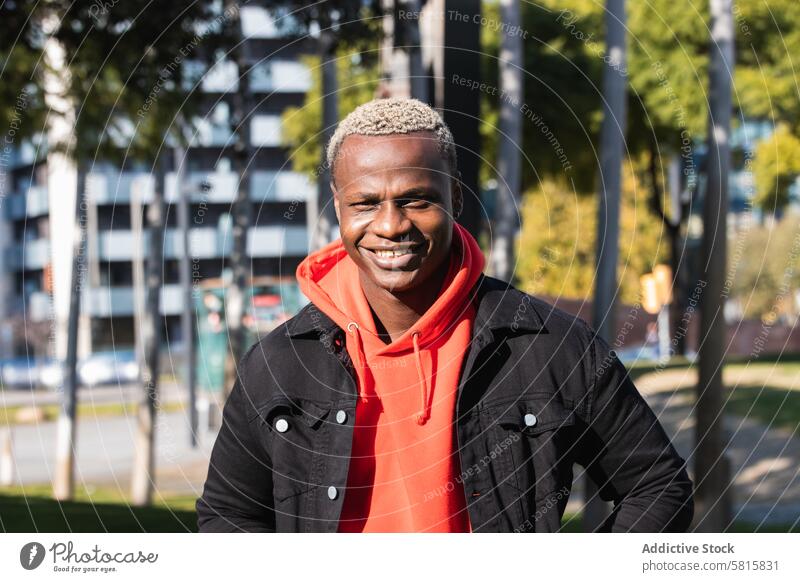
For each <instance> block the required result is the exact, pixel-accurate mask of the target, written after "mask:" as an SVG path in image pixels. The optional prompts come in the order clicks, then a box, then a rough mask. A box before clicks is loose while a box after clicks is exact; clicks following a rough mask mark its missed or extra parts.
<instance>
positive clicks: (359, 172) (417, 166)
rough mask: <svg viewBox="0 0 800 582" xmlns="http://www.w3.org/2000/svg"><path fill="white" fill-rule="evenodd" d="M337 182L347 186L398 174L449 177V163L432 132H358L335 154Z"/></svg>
mask: <svg viewBox="0 0 800 582" xmlns="http://www.w3.org/2000/svg"><path fill="white" fill-rule="evenodd" d="M335 169H336V177H337V179H336V182H337V184H338V185H339V186H340V187H341V186H345V185H346V184H347V183H348V182H352V181H353V180H356V179H358V178H366V177H367V176H374V177H376V178H377V177H379V176H382V177H384V178H385V177H387V176H392V175H399V174H415V175H429V176H430V177H435V176H441V177H443V178H445V177H448V173H447V162H446V160H445V159H444V158H443V157H442V154H441V152H440V150H439V142H438V138H437V137H436V134H435V133H434V132H432V131H415V132H412V133H407V134H392V135H369V136H367V135H358V134H352V135H348V136H347V137H345V138H344V140H342V144H341V145H340V146H339V152H338V155H337V157H336V164H335Z"/></svg>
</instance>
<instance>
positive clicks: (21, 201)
mask: <svg viewBox="0 0 800 582" xmlns="http://www.w3.org/2000/svg"><path fill="white" fill-rule="evenodd" d="M49 207H50V204H49V202H48V200H47V187H46V186H30V187H29V188H27V189H26V190H25V191H24V192H21V193H19V194H14V195H13V196H9V197H8V211H7V212H8V214H7V216H8V218H9V219H10V220H21V219H23V218H26V217H27V218H35V217H37V216H42V215H45V214H47V212H48V209H49Z"/></svg>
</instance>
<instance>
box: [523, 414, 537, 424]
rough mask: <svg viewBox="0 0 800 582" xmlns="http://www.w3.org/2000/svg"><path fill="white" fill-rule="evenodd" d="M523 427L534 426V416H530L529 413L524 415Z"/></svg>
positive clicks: (535, 420) (535, 419)
mask: <svg viewBox="0 0 800 582" xmlns="http://www.w3.org/2000/svg"><path fill="white" fill-rule="evenodd" d="M524 420H525V426H535V425H536V422H537V420H538V419H537V418H536V415H535V414H531V413H530V412H529V413H528V414H526V415H525V419H524Z"/></svg>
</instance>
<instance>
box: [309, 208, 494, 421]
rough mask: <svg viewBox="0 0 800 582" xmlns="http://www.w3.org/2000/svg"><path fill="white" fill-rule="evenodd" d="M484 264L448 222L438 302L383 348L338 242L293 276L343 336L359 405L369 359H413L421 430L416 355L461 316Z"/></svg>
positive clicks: (423, 387) (424, 412)
mask: <svg viewBox="0 0 800 582" xmlns="http://www.w3.org/2000/svg"><path fill="white" fill-rule="evenodd" d="M484 263H485V259H484V256H483V253H482V251H481V249H480V247H479V246H478V243H477V241H475V239H474V238H473V237H472V235H471V234H469V232H468V231H467V230H466V229H465V228H464V227H462V226H461V225H460V224H458V223H457V222H454V223H453V237H452V246H451V252H450V262H449V265H448V272H447V276H446V277H445V280H444V282H443V284H442V289H441V291H440V293H439V296H438V298H437V299H436V301H435V302H434V303H433V305H431V307H430V308H429V309H428V310H427V311H426V312H425V313H424V314H423V315H422V316H421V317H420V318H419V320H418V321H417V322H416V323H415V324H414V325H413V326H411V328H409V329H408V330H407V331H406V332H405V333H403V334H402V335H401V336H400V337H399V338H397V339H396V340H395V341H393V342H391V343H389V344H386V343H384V341H383V340H381V339H380V337H378V334H377V328H376V325H375V320H374V318H373V316H372V311H371V309H370V306H369V303H368V302H367V300H366V297H365V296H364V292H363V290H362V288H361V284H360V279H359V273H358V266H357V265H356V264H355V262H354V261H353V260H352V259H351V258H350V257H349V256H348V254H347V251H346V250H345V248H344V245H343V243H342V240H341V239H337V240H335V241H333V242H332V243H330V244H328V245H327V246H325V247H323V248H322V249H320V250H319V251H317V252H315V253H312V254H310V255H309V256H308V257H306V259H304V260H303V262H302V263H300V265H299V266H298V268H297V273H296V275H297V281H298V283H299V286H300V290H301V291H302V292H303V293H304V294H305V295H306V297H308V298H309V299H310V300H311V301H312V302H313V303H314V305H316V306H317V307H318V308H319V309H320V310H321V311H322V312H323V313H325V314H326V315H327V316H328V317H330V318H331V319H332V320H333V321H334V322H336V324H337V325H338V326H339V327H341V328H342V329H344V330H345V331H346V332H347V351H348V353H349V354H350V357H351V358H352V360H353V361H354V362H355V364H356V368H357V370H358V373H359V380H360V381H359V393H360V396H361V397H362V399H364V398H368V397H369V390H370V388H371V384H372V382H370V378H369V377H368V376H369V373H368V372H369V369H370V359H371V358H374V357H376V356H388V357H391V356H407V355H409V354H412V355H413V358H414V367H415V368H416V370H417V376H418V383H419V387H420V394H419V399H420V407H419V411H418V413H417V422H418V423H419V424H424V422H425V421H426V420H427V418H428V414H429V404H430V403H429V400H430V398H429V397H430V394H429V393H428V392H429V390H428V381H427V378H426V374H425V371H424V369H423V364H422V358H421V355H420V351H421V350H423V349H424V348H425V347H426V346H429V345H431V344H433V343H436V342H437V341H438V340H440V339H441V338H443V337H444V336H446V335H447V334H448V332H449V330H450V329H451V328H452V325H453V322H454V321H456V320H457V319H458V318H459V316H460V315H461V314H463V312H464V310H465V309H466V308H467V306H468V305H469V304H470V301H471V299H472V296H471V294H472V293H473V292H474V287H475V283H476V282H477V280H478V278H479V277H480V274H481V272H482V271H483V267H484Z"/></svg>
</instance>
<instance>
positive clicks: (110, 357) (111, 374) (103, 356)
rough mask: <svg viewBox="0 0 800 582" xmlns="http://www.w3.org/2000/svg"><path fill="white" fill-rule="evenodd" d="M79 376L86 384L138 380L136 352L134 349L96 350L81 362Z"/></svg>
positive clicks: (93, 384) (97, 384) (122, 382)
mask: <svg viewBox="0 0 800 582" xmlns="http://www.w3.org/2000/svg"><path fill="white" fill-rule="evenodd" d="M78 377H79V379H80V382H81V384H83V385H84V386H102V385H104V384H129V383H132V382H138V381H139V364H138V362H137V361H136V353H135V352H134V351H133V350H112V351H107V352H95V353H94V354H92V355H91V356H89V357H88V358H86V359H84V360H82V361H81V362H80V363H79V365H78Z"/></svg>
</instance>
